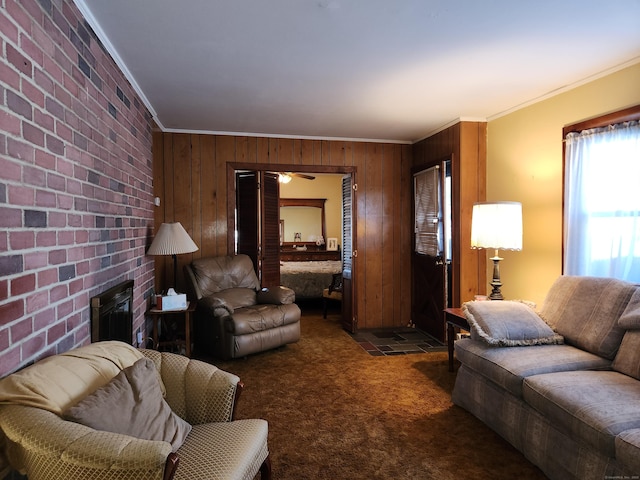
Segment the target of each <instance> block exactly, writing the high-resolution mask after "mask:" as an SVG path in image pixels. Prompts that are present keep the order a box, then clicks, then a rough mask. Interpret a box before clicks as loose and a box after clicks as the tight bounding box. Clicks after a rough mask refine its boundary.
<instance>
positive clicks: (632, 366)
mask: <svg viewBox="0 0 640 480" xmlns="http://www.w3.org/2000/svg"><path fill="white" fill-rule="evenodd" d="M463 310H464V311H465V315H466V317H467V320H468V321H469V325H470V327H471V337H470V338H467V339H461V340H458V341H456V344H455V352H456V357H457V358H458V360H459V361H460V363H461V366H460V368H459V370H458V373H457V377H456V382H455V386H454V389H453V393H452V400H453V403H454V404H456V405H459V406H460V407H462V408H464V409H466V410H468V411H469V412H471V413H472V414H473V415H475V416H476V417H477V418H479V419H480V420H482V421H483V422H484V423H486V424H487V425H488V426H489V427H491V428H492V429H493V430H495V431H496V432H497V433H498V434H500V435H501V436H502V437H504V438H505V439H506V440H507V441H508V442H509V443H511V444H512V445H513V446H514V447H515V448H517V449H518V450H520V451H521V452H522V453H523V454H524V455H525V456H526V457H527V458H528V459H529V460H530V461H531V462H532V463H534V464H535V465H537V466H538V467H539V468H540V469H541V470H542V471H543V472H544V473H545V475H547V476H548V477H549V478H552V479H562V480H566V479H576V480H584V479H597V480H602V479H605V478H629V479H631V478H639V476H640V286H637V285H633V284H630V283H627V282H623V281H619V280H614V279H606V278H595V277H572V276H561V277H559V278H558V279H557V280H556V281H555V283H554V284H553V285H552V287H551V289H550V290H549V292H548V294H547V296H546V298H545V300H544V303H543V305H542V307H541V309H540V311H539V312H536V311H535V310H534V309H533V308H532V307H531V306H530V305H526V304H525V303H523V302H515V301H512V302H495V301H493V302H468V303H466V304H465V305H464V306H463Z"/></svg>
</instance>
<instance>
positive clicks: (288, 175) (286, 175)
mask: <svg viewBox="0 0 640 480" xmlns="http://www.w3.org/2000/svg"><path fill="white" fill-rule="evenodd" d="M293 177H299V178H304V179H305V180H315V179H316V177H314V176H313V175H307V174H306V173H295V172H279V173H278V181H279V182H280V183H289V182H290V181H291V179H292V178H293Z"/></svg>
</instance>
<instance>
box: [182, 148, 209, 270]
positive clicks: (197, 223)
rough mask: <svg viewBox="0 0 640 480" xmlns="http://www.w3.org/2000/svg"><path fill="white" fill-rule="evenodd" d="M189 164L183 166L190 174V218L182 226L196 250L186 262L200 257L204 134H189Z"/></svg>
mask: <svg viewBox="0 0 640 480" xmlns="http://www.w3.org/2000/svg"><path fill="white" fill-rule="evenodd" d="M190 138H191V165H187V166H186V167H185V168H189V167H190V168H189V170H190V176H191V189H190V192H189V193H190V197H191V219H190V222H189V226H187V225H185V226H184V228H185V229H186V230H187V232H189V234H190V235H191V238H192V239H193V241H194V242H195V244H196V245H197V246H198V249H199V250H198V251H197V252H195V253H191V254H189V255H188V262H186V263H190V262H192V261H193V259H194V258H199V257H201V255H202V254H201V250H202V247H201V245H202V205H201V202H202V199H203V195H202V190H201V188H202V181H201V179H202V159H203V156H204V152H203V147H204V145H203V144H204V141H205V138H206V137H205V136H204V135H191V136H190Z"/></svg>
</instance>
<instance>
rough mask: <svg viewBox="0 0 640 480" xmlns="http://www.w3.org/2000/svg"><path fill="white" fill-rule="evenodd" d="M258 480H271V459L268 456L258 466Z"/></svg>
mask: <svg viewBox="0 0 640 480" xmlns="http://www.w3.org/2000/svg"><path fill="white" fill-rule="evenodd" d="M260 480H271V457H269V456H268V455H267V458H265V459H264V462H262V465H260Z"/></svg>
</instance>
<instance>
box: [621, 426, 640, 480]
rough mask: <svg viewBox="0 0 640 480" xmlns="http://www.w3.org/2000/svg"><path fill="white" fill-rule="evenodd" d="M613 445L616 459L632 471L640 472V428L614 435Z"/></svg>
mask: <svg viewBox="0 0 640 480" xmlns="http://www.w3.org/2000/svg"><path fill="white" fill-rule="evenodd" d="M615 445H616V459H618V461H620V462H621V463H622V464H623V465H626V466H627V467H629V468H630V470H631V471H632V472H636V473H637V472H640V428H632V429H631V430H625V431H624V432H622V433H621V434H620V435H618V436H617V437H616V441H615Z"/></svg>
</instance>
